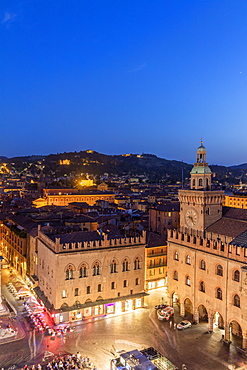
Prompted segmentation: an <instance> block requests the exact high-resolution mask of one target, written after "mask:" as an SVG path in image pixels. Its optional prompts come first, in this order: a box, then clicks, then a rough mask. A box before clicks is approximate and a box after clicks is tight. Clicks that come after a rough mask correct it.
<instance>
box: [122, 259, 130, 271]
mask: <svg viewBox="0 0 247 370" xmlns="http://www.w3.org/2000/svg"><path fill="white" fill-rule="evenodd" d="M123 271H129V261H128V259H127V258H125V259H124V260H123Z"/></svg>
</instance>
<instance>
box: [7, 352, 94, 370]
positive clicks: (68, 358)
mask: <svg viewBox="0 0 247 370" xmlns="http://www.w3.org/2000/svg"><path fill="white" fill-rule="evenodd" d="M80 369H90V370H97V368H96V367H95V366H94V364H93V363H92V362H91V361H90V359H89V357H84V356H82V355H81V353H80V352H77V353H75V354H72V355H64V356H53V357H52V358H51V359H49V360H48V361H47V359H46V358H45V357H44V358H43V362H42V363H41V364H37V365H29V366H28V365H25V366H23V367H22V368H16V367H15V366H14V367H13V366H12V367H11V368H7V369H4V368H2V369H1V370H80Z"/></svg>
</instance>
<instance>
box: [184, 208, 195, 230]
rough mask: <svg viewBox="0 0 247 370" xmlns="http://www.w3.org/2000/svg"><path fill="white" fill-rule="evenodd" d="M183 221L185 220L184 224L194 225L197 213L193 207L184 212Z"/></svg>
mask: <svg viewBox="0 0 247 370" xmlns="http://www.w3.org/2000/svg"><path fill="white" fill-rule="evenodd" d="M185 221H186V224H187V225H188V226H190V227H193V226H195V225H196V223H197V213H196V211H195V210H194V209H189V210H188V211H187V212H186V215H185Z"/></svg>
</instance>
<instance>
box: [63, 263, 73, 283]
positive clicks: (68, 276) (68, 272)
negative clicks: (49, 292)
mask: <svg viewBox="0 0 247 370" xmlns="http://www.w3.org/2000/svg"><path fill="white" fill-rule="evenodd" d="M73 270H74V269H73V266H71V265H69V266H68V267H67V268H66V271H65V279H66V280H70V279H73Z"/></svg>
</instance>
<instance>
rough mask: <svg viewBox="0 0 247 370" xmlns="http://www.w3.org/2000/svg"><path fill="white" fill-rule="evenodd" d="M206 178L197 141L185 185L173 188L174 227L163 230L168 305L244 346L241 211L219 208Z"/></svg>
mask: <svg viewBox="0 0 247 370" xmlns="http://www.w3.org/2000/svg"><path fill="white" fill-rule="evenodd" d="M211 176H212V174H211V170H210V168H209V167H208V164H207V162H206V149H205V147H204V146H203V144H202V142H201V145H200V146H199V148H198V149H197V153H196V162H195V164H194V167H193V169H192V171H191V181H190V189H188V190H180V191H179V201H180V228H179V229H178V230H169V231H168V262H167V265H168V272H167V274H168V293H169V297H170V301H171V302H170V304H173V305H174V304H178V305H179V308H180V314H181V315H182V316H184V315H185V314H187V313H188V314H191V315H192V317H193V320H194V321H195V322H196V323H198V322H199V321H200V320H207V321H208V328H209V331H214V329H215V327H216V326H217V327H219V328H221V329H223V330H224V332H223V333H224V337H225V340H227V341H230V340H232V336H236V337H237V339H238V340H241V345H242V348H246V347H247V211H246V210H243V209H234V208H231V209H227V208H224V209H223V207H222V202H223V196H224V194H223V191H220V190H212V189H211Z"/></svg>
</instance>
